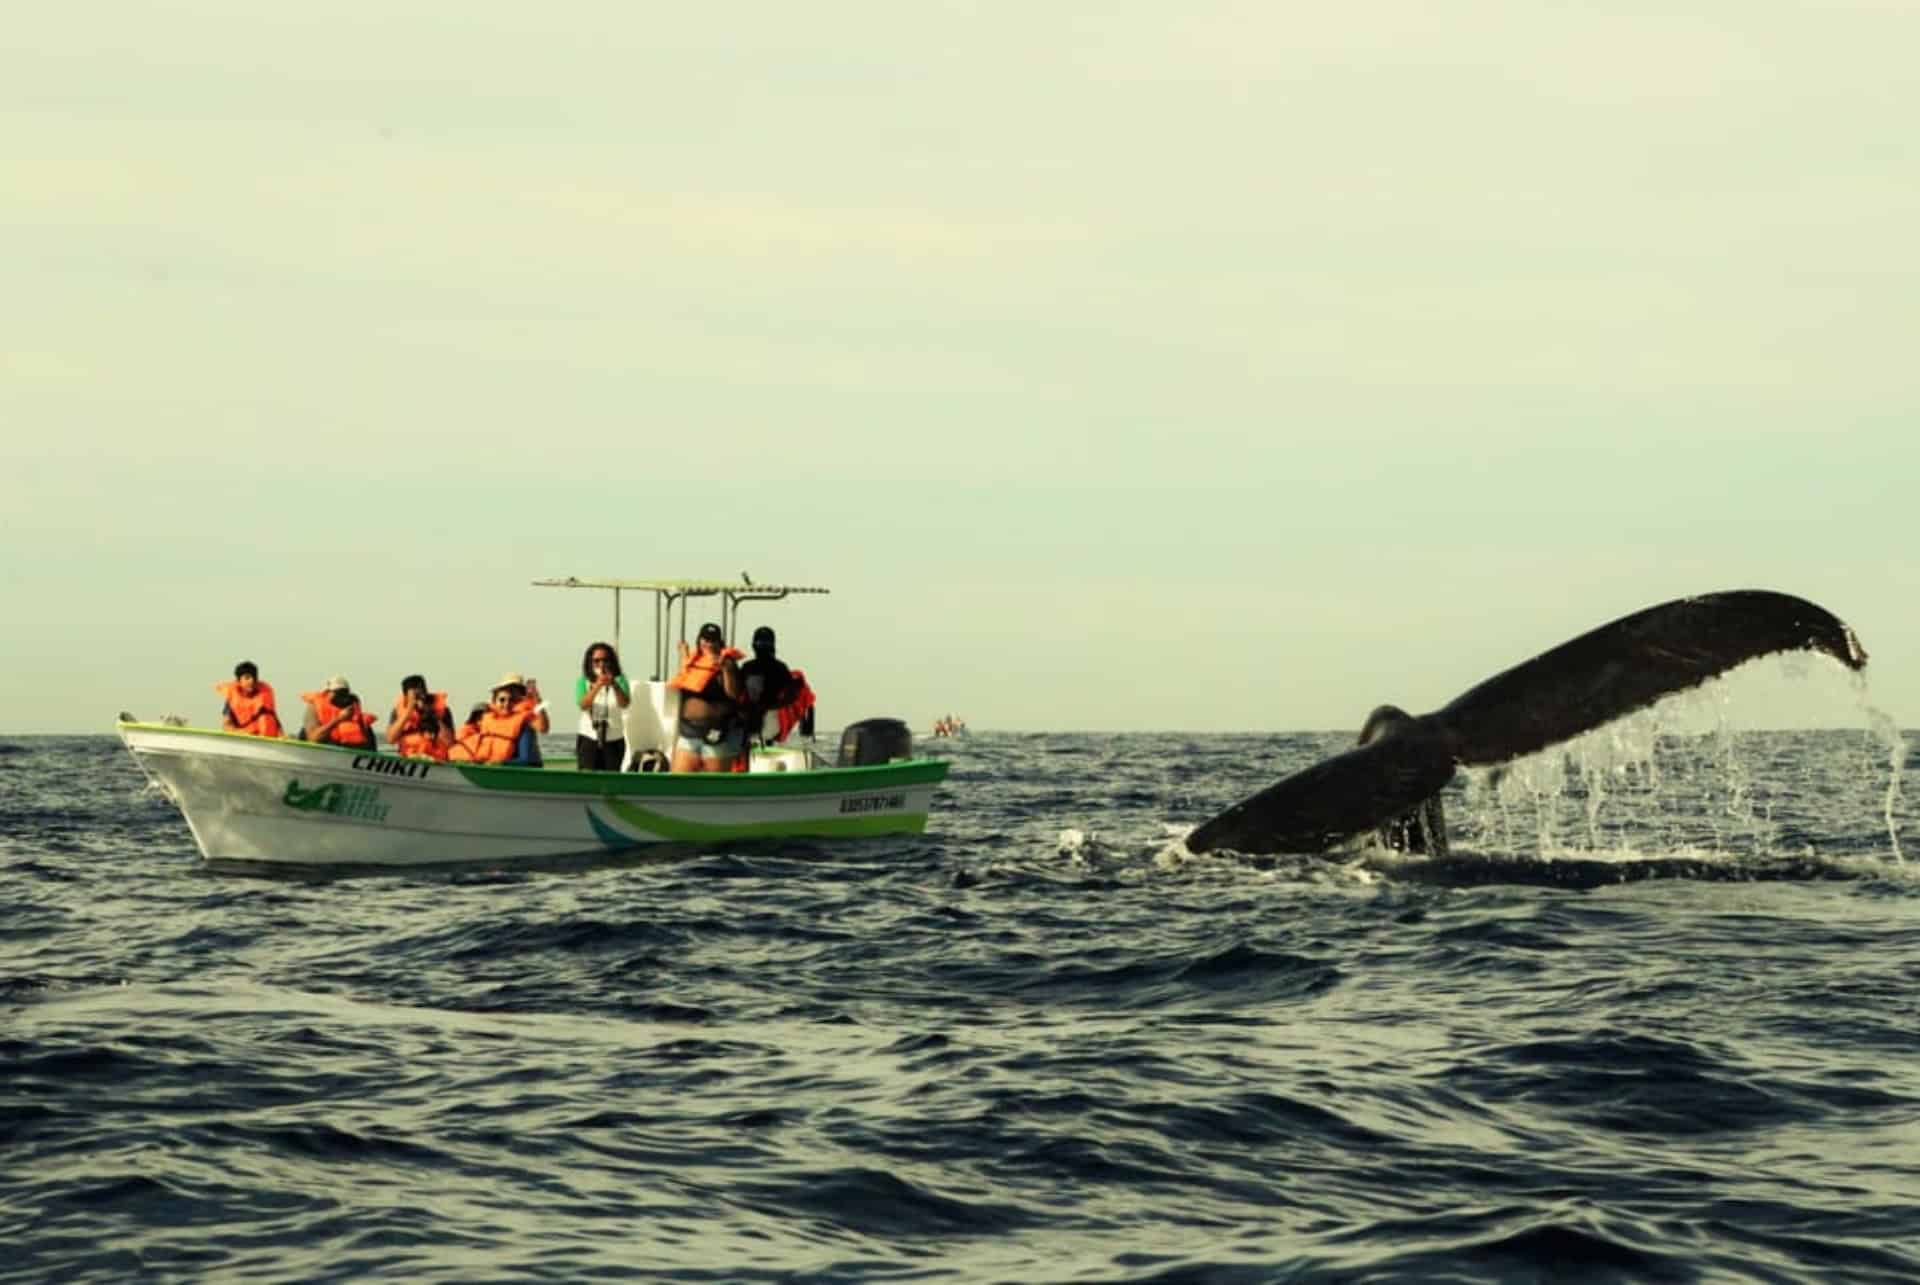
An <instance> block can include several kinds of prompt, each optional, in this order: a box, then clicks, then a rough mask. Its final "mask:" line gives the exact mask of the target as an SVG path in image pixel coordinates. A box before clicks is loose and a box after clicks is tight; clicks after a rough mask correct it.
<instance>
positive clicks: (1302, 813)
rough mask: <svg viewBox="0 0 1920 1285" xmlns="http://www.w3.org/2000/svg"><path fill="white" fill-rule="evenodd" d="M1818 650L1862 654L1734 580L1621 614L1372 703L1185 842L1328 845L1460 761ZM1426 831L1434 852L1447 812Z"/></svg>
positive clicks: (1244, 846) (1508, 750)
mask: <svg viewBox="0 0 1920 1285" xmlns="http://www.w3.org/2000/svg"><path fill="white" fill-rule="evenodd" d="M1784 651H1817V652H1820V653H1823V654H1825V655H1828V656H1831V657H1833V658H1834V659H1835V660H1837V661H1839V662H1840V663H1841V664H1842V665H1845V666H1846V667H1847V668H1848V669H1853V670H1858V669H1861V668H1863V667H1864V666H1865V665H1866V663H1867V653H1866V651H1865V650H1864V649H1863V648H1862V647H1861V646H1860V640H1859V639H1858V638H1857V637H1855V636H1854V632H1853V630H1852V629H1850V628H1849V627H1848V626H1847V625H1846V623H1845V622H1843V621H1842V620H1841V619H1840V618H1839V617H1837V616H1835V615H1834V614H1833V613H1832V612H1830V611H1828V610H1826V608H1824V607H1821V606H1818V605H1816V604H1814V603H1811V602H1808V601H1807V600H1806V599H1804V598H1796V597H1793V596H1792V595H1790V594H1784V593H1774V592H1771V591H1769V590H1764V589H1737V590H1732V591H1729V592H1725V593H1709V594H1701V595H1699V596H1698V597H1693V598H1680V599H1676V600H1675V601H1673V602H1666V603H1661V604H1660V605H1659V606H1656V607H1648V608H1646V609H1645V610H1644V611H1637V612H1634V613H1633V614H1632V615H1629V616H1622V617H1621V618H1620V619H1618V620H1615V621H1613V622H1612V623H1610V624H1605V625H1602V626H1600V627H1599V628H1598V629H1594V630H1592V631H1590V632H1588V633H1584V634H1582V635H1580V636H1579V637H1578V638H1575V639H1573V640H1571V641H1569V642H1565V643H1562V644H1561V645H1560V646H1558V647H1555V648H1554V649H1552V650H1551V651H1548V652H1544V653H1542V654H1541V655H1538V656H1535V657H1534V658H1533V659H1532V660H1529V661H1526V662H1524V663H1522V664H1519V665H1515V666H1514V667H1513V668H1512V669H1509V670H1507V671H1505V672H1504V673H1500V674H1496V675H1494V676H1493V677H1492V678H1489V679H1487V680H1486V681H1485V682H1483V683H1480V684H1479V685H1477V686H1475V687H1473V688H1472V689H1470V690H1469V691H1467V692H1465V693H1464V694H1462V695H1461V696H1459V697H1458V698H1457V699H1455V700H1453V701H1452V702H1450V703H1449V704H1448V705H1446V706H1445V707H1444V708H1442V709H1440V710H1438V711H1436V712H1435V713H1432V714H1427V715H1425V716H1423V717H1420V718H1413V717H1411V716H1409V715H1407V714H1404V713H1402V712H1401V711H1400V710H1397V709H1395V708H1393V707H1392V706H1382V707H1381V708H1379V709H1376V710H1375V711H1374V712H1373V714H1372V715H1371V716H1370V717H1369V718H1368V720H1367V726H1366V729H1365V730H1364V731H1363V732H1362V736H1361V740H1362V744H1361V745H1360V746H1358V747H1357V748H1355V749H1351V750H1348V751H1347V752H1346V753H1344V754H1339V755H1336V756H1334V757H1333V758H1330V759H1327V760H1326V761H1324V762H1321V763H1316V764H1315V765H1314V766H1312V767H1309V768H1307V769H1305V770H1304V771H1301V772H1296V773H1294V774H1293V775H1292V776H1289V777H1287V778H1285V779H1284V780H1281V781H1279V782H1276V783H1275V784H1273V785H1270V786H1268V787H1267V788H1266V789H1264V790H1262V791H1260V792H1259V793H1258V794H1256V795H1254V796H1253V797H1251V798H1249V799H1246V800H1245V801H1243V802H1241V803H1237V804H1235V805H1234V806H1233V807H1231V808H1228V809H1227V810H1226V811H1225V812H1222V813H1221V814H1220V815H1219V816H1216V817H1214V818H1213V819H1212V820H1210V821H1208V822H1206V823H1205V824H1203V825H1201V826H1200V827H1199V828H1198V829H1196V830H1195V831H1194V832H1193V833H1192V834H1191V835H1189V836H1188V838H1187V846H1188V848H1189V849H1191V850H1192V851H1194V852H1207V851H1211V850H1212V849H1215V848H1232V849H1234V850H1236V851H1239V852H1248V853H1274V852H1303V853H1312V852H1325V851H1327V850H1328V849H1329V848H1333V847H1337V846H1338V845H1339V844H1341V843H1342V842H1344V841H1346V840H1347V839H1350V838H1352V837H1353V836H1355V835H1358V834H1363V833H1365V832H1366V831H1368V830H1377V829H1380V828H1381V827H1383V826H1388V827H1391V826H1392V825H1395V824H1398V823H1399V822H1402V821H1405V820H1406V819H1407V818H1408V816H1409V814H1410V813H1414V812H1415V811H1416V810H1421V809H1422V805H1423V804H1425V803H1426V802H1427V801H1429V800H1431V799H1432V798H1433V797H1434V796H1435V795H1437V794H1438V793H1439V791H1440V789H1441V788H1442V787H1443V786H1445V785H1446V783H1447V782H1448V781H1449V780H1451V779H1452V777H1453V772H1454V768H1455V766H1456V765H1459V764H1468V765H1474V766H1480V765H1488V764H1496V763H1504V762H1507V761H1509V760H1511V759H1516V758H1520V757H1522V756H1523V755H1527V754H1533V753H1537V752H1538V751H1540V750H1544V749H1547V748H1548V747H1550V746H1553V745H1558V744H1560V743H1562V742H1564V741H1569V740H1572V739H1573V738H1574V737H1576V736H1579V735H1581V734H1583V733H1585V732H1590V731H1592V730H1593V729H1594V728H1596V727H1601V726H1603V725H1605V724H1607V723H1610V722H1612V721H1613V720H1614V719H1617V718H1620V717H1622V716H1624V715H1627V714H1631V713H1633V712H1634V711H1635V710H1638V709H1644V708H1646V707H1647V706H1649V705H1652V704H1654V703H1655V702H1656V701H1658V700H1660V699H1661V698H1663V697H1666V696H1671V695H1673V694H1674V693H1676V692H1682V691H1685V690H1687V689H1688V688H1691V687H1697V686H1699V685H1700V684H1701V683H1704V682H1706V681H1707V680H1709V679H1711V678H1716V677H1718V676H1719V675H1721V674H1724V673H1726V672H1727V671H1728V670H1731V669H1734V668H1735V667H1737V666H1739V665H1742V664H1744V663H1745V662H1747V661H1749V660H1753V659H1756V658H1757V657H1760V656H1766V655H1770V654H1772V653H1774V652H1784ZM1423 815H1425V816H1429V818H1430V819H1429V820H1428V828H1429V829H1434V830H1437V831H1439V833H1437V834H1436V835H1435V838H1436V839H1437V845H1436V847H1435V848H1434V850H1435V851H1439V852H1444V851H1445V847H1446V841H1445V834H1444V829H1445V822H1444V820H1442V819H1441V816H1440V813H1439V810H1438V809H1437V808H1436V809H1432V810H1431V812H1430V814H1427V813H1424V812H1423Z"/></svg>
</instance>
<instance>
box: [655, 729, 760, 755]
mask: <svg viewBox="0 0 1920 1285" xmlns="http://www.w3.org/2000/svg"><path fill="white" fill-rule="evenodd" d="M673 748H674V749H676V750H685V751H686V752H687V753H689V754H698V755H699V756H700V757H701V758H703V759H730V758H733V757H734V756H736V755H738V754H742V753H744V752H745V751H746V748H747V732H746V729H745V728H743V727H734V728H729V729H728V730H727V734H726V735H725V736H723V737H721V738H720V739H719V740H718V741H716V742H714V743H712V744H709V743H708V742H707V741H705V740H703V739H702V738H700V737H698V736H688V735H687V734H686V733H685V732H682V733H680V734H679V735H678V736H676V737H674V740H673Z"/></svg>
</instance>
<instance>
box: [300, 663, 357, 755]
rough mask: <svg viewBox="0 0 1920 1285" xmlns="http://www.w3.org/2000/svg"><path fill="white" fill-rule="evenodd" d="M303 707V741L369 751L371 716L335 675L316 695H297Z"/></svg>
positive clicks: (345, 681) (303, 693)
mask: <svg viewBox="0 0 1920 1285" xmlns="http://www.w3.org/2000/svg"><path fill="white" fill-rule="evenodd" d="M300 699H301V700H303V701H305V702H306V703H307V721H306V726H305V727H304V728H303V729H302V730H301V732H300V735H301V737H302V738H303V739H305V740H309V741H316V742H319V743H320V744H323V745H344V746H346V747H348V748H349V749H363V750H370V749H372V748H373V716H372V715H371V714H366V713H363V712H362V711H361V709H360V698H359V697H358V696H355V695H354V694H353V687H352V686H351V685H350V684H349V683H348V682H347V680H346V679H344V678H342V677H340V675H338V674H335V675H334V676H333V677H332V678H329V679H328V680H327V685H326V686H325V687H323V688H321V689H320V690H319V691H317V692H301V693H300Z"/></svg>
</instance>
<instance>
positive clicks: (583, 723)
mask: <svg viewBox="0 0 1920 1285" xmlns="http://www.w3.org/2000/svg"><path fill="white" fill-rule="evenodd" d="M573 695H574V701H575V703H576V704H578V705H579V706H580V734H579V736H577V737H575V738H574V742H573V753H574V758H575V760H576V761H577V762H578V763H579V765H580V770H581V771H582V772H618V771H619V770H620V760H621V759H623V758H625V757H626V756H627V731H626V720H625V719H624V718H622V717H621V714H620V711H621V710H623V709H625V708H626V707H627V705H628V704H629V703H630V702H631V701H632V700H633V693H632V691H631V689H630V688H629V687H628V686H627V679H626V675H624V674H622V673H621V672H620V656H619V654H618V653H617V652H615V651H614V649H613V647H612V645H611V644H609V643H603V642H597V643H595V644H593V646H591V647H589V648H587V650H586V653H585V654H584V655H582V656H581V658H580V681H579V682H577V683H575V684H574V685H573Z"/></svg>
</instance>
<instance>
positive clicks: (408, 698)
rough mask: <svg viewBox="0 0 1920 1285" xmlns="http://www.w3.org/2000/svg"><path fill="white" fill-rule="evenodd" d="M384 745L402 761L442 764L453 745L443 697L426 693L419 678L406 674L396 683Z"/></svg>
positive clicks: (436, 693)
mask: <svg viewBox="0 0 1920 1285" xmlns="http://www.w3.org/2000/svg"><path fill="white" fill-rule="evenodd" d="M387 741H388V743H389V744H391V745H392V746H393V748H394V749H395V750H396V751H397V752H398V753H399V754H400V756H401V757H402V758H428V759H436V760H438V761H440V762H442V763H444V762H446V759H447V750H448V749H449V748H450V747H451V746H452V745H453V718H452V716H451V715H450V714H449V713H448V711H447V694H446V693H445V692H433V691H428V690H427V680H426V678H425V677H424V676H422V675H420V674H408V675H407V676H406V677H405V678H403V679H401V680H400V697H399V699H398V700H396V701H394V703H393V712H392V713H391V714H390V715H388V716H387Z"/></svg>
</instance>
